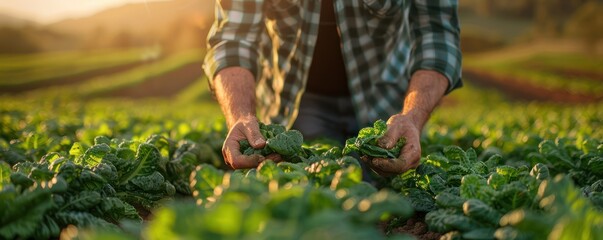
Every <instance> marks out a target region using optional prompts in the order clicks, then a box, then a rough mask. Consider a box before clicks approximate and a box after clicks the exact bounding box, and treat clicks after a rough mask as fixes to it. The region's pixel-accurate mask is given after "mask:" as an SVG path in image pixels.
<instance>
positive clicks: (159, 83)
mask: <svg viewBox="0 0 603 240" xmlns="http://www.w3.org/2000/svg"><path fill="white" fill-rule="evenodd" d="M202 74H203V71H202V69H201V62H194V63H189V64H186V65H184V66H182V67H180V68H178V69H176V70H173V71H170V72H168V73H165V74H163V75H159V76H154V77H151V78H150V79H148V80H147V81H144V82H143V83H140V84H137V85H134V86H128V87H125V88H120V89H116V90H114V91H111V92H109V93H106V94H102V95H100V96H98V97H120V98H134V99H138V98H147V97H171V96H174V95H176V94H177V93H179V92H180V91H181V90H182V89H184V88H185V87H187V86H189V85H190V84H192V83H193V82H194V81H195V80H197V79H198V78H199V77H200V76H201V75H202Z"/></svg>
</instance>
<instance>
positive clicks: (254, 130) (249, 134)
mask: <svg viewBox="0 0 603 240" xmlns="http://www.w3.org/2000/svg"><path fill="white" fill-rule="evenodd" d="M242 131H243V135H245V138H247V141H249V144H250V145H251V147H253V148H255V149H258V148H263V147H264V146H266V140H264V137H263V136H262V133H260V125H259V124H258V122H257V121H250V122H247V123H245V124H243V129H242Z"/></svg>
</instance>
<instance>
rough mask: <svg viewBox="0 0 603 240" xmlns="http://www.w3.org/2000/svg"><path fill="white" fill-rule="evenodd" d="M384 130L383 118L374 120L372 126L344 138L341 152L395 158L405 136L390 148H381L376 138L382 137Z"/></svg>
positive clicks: (385, 126) (385, 128) (403, 142)
mask: <svg viewBox="0 0 603 240" xmlns="http://www.w3.org/2000/svg"><path fill="white" fill-rule="evenodd" d="M386 130H387V125H386V124H385V122H384V121H383V120H377V121H375V122H374V123H373V127H366V128H363V129H360V131H359V132H358V136H357V137H354V138H350V139H348V140H346V143H345V147H344V149H343V154H344V155H347V154H350V153H352V152H357V153H358V154H360V155H361V156H362V155H363V156H368V157H373V158H397V157H398V156H399V155H400V150H402V147H403V146H404V144H405V143H406V138H400V140H398V142H397V143H396V145H395V146H394V147H393V148H392V149H384V148H381V147H379V145H378V144H377V140H378V139H379V138H381V137H383V134H385V131H386Z"/></svg>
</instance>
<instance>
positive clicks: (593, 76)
mask: <svg viewBox="0 0 603 240" xmlns="http://www.w3.org/2000/svg"><path fill="white" fill-rule="evenodd" d="M529 67H531V68H533V69H536V70H543V71H547V72H551V73H554V74H557V75H560V76H563V77H566V78H583V79H588V80H591V81H593V82H599V83H603V73H598V72H591V71H586V70H579V69H557V68H553V67H547V66H542V65H538V64H530V65H529Z"/></svg>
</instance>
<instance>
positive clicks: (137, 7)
mask: <svg viewBox="0 0 603 240" xmlns="http://www.w3.org/2000/svg"><path fill="white" fill-rule="evenodd" d="M213 2H214V1H213V0H172V1H151V0H148V1H136V0H133V1H127V0H114V1H104V4H100V3H99V2H97V4H96V5H94V4H93V3H91V2H80V1H75V0H74V1H62V2H61V3H55V4H50V3H49V2H45V1H37V0H25V1H12V0H9V1H3V2H2V3H1V4H0V100H1V102H0V105H2V108H3V109H6V108H17V107H18V108H22V109H31V110H32V111H33V110H34V109H32V108H35V109H36V111H47V109H41V106H45V105H44V104H37V103H42V102H44V103H47V102H55V103H59V104H61V103H70V104H73V103H78V104H82V105H84V106H85V104H96V105H104V106H107V109H111V108H114V107H117V106H120V105H121V106H143V105H146V106H151V107H152V106H156V105H157V104H158V103H161V104H165V105H168V106H174V107H171V108H170V107H168V108H165V109H162V110H165V111H168V112H177V111H181V110H182V109H186V111H192V112H194V113H195V114H194V116H195V117H193V118H195V119H207V120H208V121H214V120H215V119H218V118H220V115H221V113H220V111H219V108H218V107H217V106H216V104H215V102H214V100H213V98H212V95H211V93H210V92H209V90H208V85H207V81H206V77H205V76H203V72H202V70H201V66H202V59H203V54H204V52H205V50H204V48H205V44H206V42H205V39H206V35H207V33H208V31H209V28H210V25H211V23H212V21H213V11H214V10H213ZM459 4H460V6H459V14H460V21H461V25H462V34H461V38H462V39H461V42H462V50H463V54H464V66H463V78H464V82H465V87H464V88H462V89H459V90H457V91H455V92H453V93H451V94H450V95H449V96H447V97H446V98H445V99H444V101H443V102H442V107H441V108H440V109H439V110H438V111H436V115H437V114H443V115H447V114H448V113H449V112H455V111H458V109H463V108H466V107H475V106H477V105H485V106H488V107H489V108H488V109H489V111H487V112H488V113H490V114H496V111H495V110H494V109H496V106H498V105H501V104H512V105H514V106H516V107H518V108H522V107H524V106H528V105H534V104H536V105H538V104H541V105H547V106H549V105H553V106H557V107H559V108H573V107H577V106H600V105H601V104H600V102H601V100H602V99H603V67H602V66H603V42H602V41H601V38H602V37H603V32H602V31H601V30H600V29H603V15H601V14H598V13H600V12H601V10H603V5H602V3H600V1H592V0H572V1H561V0H552V1H551V0H549V1H543V0H522V1H483V0H463V1H460V3H459ZM93 5H94V6H93ZM103 103H105V104H103ZM184 106H186V108H185V107H184ZM168 115H169V114H168Z"/></svg>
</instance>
